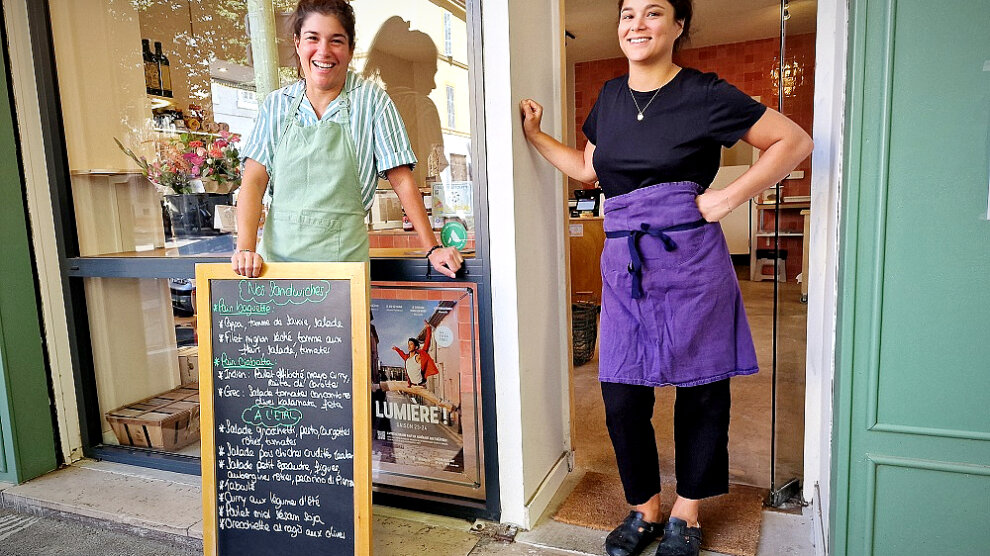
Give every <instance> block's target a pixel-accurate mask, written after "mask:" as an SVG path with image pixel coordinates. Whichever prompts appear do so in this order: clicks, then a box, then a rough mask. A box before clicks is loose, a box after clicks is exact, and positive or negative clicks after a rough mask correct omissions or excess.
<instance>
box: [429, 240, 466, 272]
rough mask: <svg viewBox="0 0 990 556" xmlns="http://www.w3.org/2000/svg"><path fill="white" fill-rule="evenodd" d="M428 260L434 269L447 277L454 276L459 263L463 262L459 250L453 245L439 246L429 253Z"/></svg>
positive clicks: (459, 266) (459, 265) (458, 268)
mask: <svg viewBox="0 0 990 556" xmlns="http://www.w3.org/2000/svg"><path fill="white" fill-rule="evenodd" d="M429 260H430V265H432V266H433V269H434V270H436V271H437V272H439V273H440V274H443V275H444V276H447V277H449V278H455V277H456V276H457V271H458V270H460V269H461V264H463V263H464V257H462V256H461V252H460V251H458V250H457V249H456V248H454V247H441V248H440V249H436V250H434V251H433V252H432V253H430V259H429Z"/></svg>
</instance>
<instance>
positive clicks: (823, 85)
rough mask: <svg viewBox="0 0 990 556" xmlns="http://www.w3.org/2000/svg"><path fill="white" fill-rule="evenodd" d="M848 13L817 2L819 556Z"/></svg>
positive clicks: (813, 386)
mask: <svg viewBox="0 0 990 556" xmlns="http://www.w3.org/2000/svg"><path fill="white" fill-rule="evenodd" d="M847 19H848V8H847V5H846V3H845V2H843V1H841V0H822V1H820V2H819V4H818V37H817V44H816V46H815V49H816V62H815V123H814V129H813V136H814V140H815V152H814V154H813V155H812V165H813V167H814V170H815V171H814V173H813V176H812V182H811V237H810V239H809V255H808V265H809V272H808V274H809V282H808V354H807V371H806V372H807V375H806V393H805V451H804V461H805V470H804V478H805V481H804V498H805V500H810V501H813V502H814V505H815V507H814V508H813V511H814V512H815V514H816V518H818V525H819V531H818V542H816V548H817V549H818V550H819V554H825V553H827V547H826V546H825V543H826V542H827V539H828V527H829V522H828V514H829V505H830V501H831V500H830V492H831V488H830V476H831V461H832V393H833V392H832V384H833V378H834V376H835V323H836V303H837V299H838V298H837V289H836V279H837V276H838V262H839V200H840V192H841V185H842V154H843V139H844V135H843V134H844V125H843V124H844V120H845V106H846V102H845V98H846V95H845V87H846V41H847V34H848V33H847V30H848V23H847Z"/></svg>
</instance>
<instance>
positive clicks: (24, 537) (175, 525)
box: [0, 461, 814, 556]
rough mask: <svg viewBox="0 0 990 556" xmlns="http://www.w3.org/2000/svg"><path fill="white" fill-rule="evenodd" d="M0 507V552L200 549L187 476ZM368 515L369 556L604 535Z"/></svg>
mask: <svg viewBox="0 0 990 556" xmlns="http://www.w3.org/2000/svg"><path fill="white" fill-rule="evenodd" d="M0 508H5V509H2V510H0V556H8V555H11V556H15V555H16V556H35V555H39V556H40V555H53V556H60V555H63V554H64V555H67V556H68V555H70V554H71V555H73V556H88V555H92V556H97V555H99V556H104V555H107V556H117V555H121V556H123V555H131V554H134V555H142V556H144V555H161V556H192V555H195V554H201V553H202V537H203V530H202V520H201V516H200V486H199V477H195V476H189V475H182V474H177V473H169V472H164V471H157V470H151V469H143V468H138V467H132V466H128V465H121V464H115V463H109V462H96V461H83V462H79V463H77V464H74V465H71V466H69V467H66V468H64V469H61V470H59V471H56V472H54V473H50V474H48V475H45V476H44V477H40V478H38V479H35V480H34V481H30V482H28V483H25V484H23V485H18V486H10V485H7V487H6V488H5V487H4V486H3V485H0ZM373 513H374V530H373V538H374V547H375V550H374V554H375V556H469V555H470V556H520V555H546V556H564V555H599V554H603V552H602V544H603V542H604V538H605V533H604V532H602V531H596V530H592V529H586V528H583V527H575V526H572V525H565V524H562V523H557V522H555V521H552V520H548V519H544V520H543V521H541V523H540V524H538V525H537V526H536V527H535V528H534V529H533V530H532V531H522V532H520V533H519V534H517V535H516V537H515V542H511V543H507V542H503V541H500V540H497V539H496V538H494V537H493V536H492V535H490V534H487V532H486V531H482V532H480V533H479V532H477V531H474V530H473V529H477V528H478V527H477V525H476V524H474V523H472V522H470V521H468V520H464V519H457V518H450V517H443V516H436V515H432V514H425V513H420V512H413V511H408V510H400V509H395V508H389V507H384V506H375V507H374V509H373ZM494 528H495V527H489V528H488V529H494ZM810 533H811V524H810V520H809V519H807V518H805V517H804V516H801V515H789V514H781V513H777V512H765V513H764V526H763V538H762V539H761V544H760V552H759V554H760V556H770V555H774V556H777V555H790V554H794V555H813V554H814V548H813V546H812V544H811V541H810ZM651 550H652V549H648V550H647V551H646V552H644V553H645V554H651V553H652V551H651ZM703 554H708V555H709V556H718V555H716V554H714V553H703Z"/></svg>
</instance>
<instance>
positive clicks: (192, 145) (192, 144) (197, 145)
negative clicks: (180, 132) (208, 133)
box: [189, 141, 203, 149]
mask: <svg viewBox="0 0 990 556" xmlns="http://www.w3.org/2000/svg"><path fill="white" fill-rule="evenodd" d="M202 146H203V142H202V141H190V142H189V147H190V148H193V149H198V148H200V147H202Z"/></svg>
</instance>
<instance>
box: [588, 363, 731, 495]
mask: <svg viewBox="0 0 990 556" xmlns="http://www.w3.org/2000/svg"><path fill="white" fill-rule="evenodd" d="M602 398H603V399H604V400H605V423H606V425H607V426H608V434H609V436H610V437H611V438H612V447H613V448H615V459H616V460H617V462H618V464H619V477H620V478H621V479H622V488H623V490H624V491H625V493H626V501H627V502H629V503H630V504H632V505H634V506H635V505H638V504H643V503H645V502H646V501H647V500H649V499H650V498H652V497H653V495H655V494H656V493H658V492H660V461H659V456H658V455H657V442H656V436H655V434H654V432H653V424H652V423H651V422H650V419H651V418H652V417H653V404H654V400H655V396H654V392H653V387H652V386H639V385H633V384H619V383H615V382H603V383H602ZM730 405H731V397H730V394H729V379H725V380H720V381H718V382H712V383H710V384H703V385H701V386H690V387H677V400H676V401H675V402H674V460H675V476H676V479H677V494H679V495H680V496H683V497H684V498H690V499H693V500H698V499H701V498H707V497H709V496H717V495H719V494H725V493H726V492H728V491H729V406H730Z"/></svg>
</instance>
